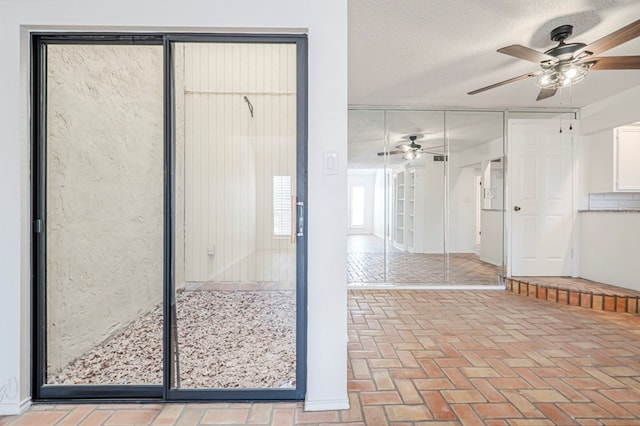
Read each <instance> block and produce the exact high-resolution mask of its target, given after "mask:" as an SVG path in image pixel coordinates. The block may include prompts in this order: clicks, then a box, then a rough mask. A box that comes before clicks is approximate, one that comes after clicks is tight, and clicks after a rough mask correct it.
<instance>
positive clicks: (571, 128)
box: [569, 84, 573, 130]
mask: <svg viewBox="0 0 640 426" xmlns="http://www.w3.org/2000/svg"><path fill="white" fill-rule="evenodd" d="M569 108H573V84H572V85H570V86H569ZM569 130H573V114H572V115H570V116H569Z"/></svg>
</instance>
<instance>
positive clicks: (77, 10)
mask: <svg viewBox="0 0 640 426" xmlns="http://www.w3.org/2000/svg"><path fill="white" fill-rule="evenodd" d="M248 11H250V13H249V12H248ZM33 28H37V29H42V30H45V29H46V30H56V29H82V30H100V31H108V30H118V31H122V30H139V31H160V30H165V31H167V30H175V31H209V32H215V31H244V32H247V31H258V32H267V31H272V32H273V31H275V32H278V31H279V32H287V33H290V32H306V33H308V34H309V151H308V162H309V167H308V181H309V182H308V192H309V198H308V200H307V201H308V202H307V207H308V211H309V216H308V222H309V230H308V258H309V262H308V306H307V311H308V325H307V333H308V362H307V367H308V372H307V381H308V384H307V396H306V408H307V409H335V408H344V407H346V406H347V405H348V399H347V375H346V363H347V356H346V345H347V327H346V325H347V313H346V256H345V255H344V253H345V252H346V234H347V223H346V215H345V214H344V212H345V211H346V196H347V194H346V187H347V185H346V158H347V149H346V148H347V136H346V135H347V7H346V1H345V0H331V1H327V0H322V1H321V0H313V1H305V2H298V1H295V0H279V1H270V2H265V1H260V0H244V1H236V2H229V1H226V0H192V1H183V2H179V3H178V2H172V1H168V0H165V1H150V0H144V1H142V0H141V1H137V2H131V1H124V0H117V1H111V2H85V1H78V0H58V1H51V0H33V1H29V2H23V1H12V0H9V1H2V2H0V49H2V52H3V66H2V67H0V89H1V90H2V94H3V95H2V97H0V129H2V133H1V136H0V150H1V152H2V156H0V200H1V202H2V208H1V209H0V271H2V275H1V276H0V289H2V290H1V291H2V297H1V298H0V341H2V342H3V350H2V351H0V387H3V386H5V385H6V384H9V385H10V386H12V389H11V392H7V393H6V394H5V395H3V398H1V399H0V414H8V413H15V412H17V411H19V409H20V407H21V405H23V403H24V402H28V399H29V397H30V394H31V390H30V385H29V383H30V375H29V371H30V368H31V359H30V355H31V353H30V347H29V341H30V324H29V317H30V309H31V308H30V290H29V289H30V269H29V268H30V254H29V253H30V226H31V223H30V208H31V206H30V201H29V200H30V180H29V173H30V172H29V167H30V166H29V162H30V159H29V114H28V106H29V90H28V88H29V86H28V83H29V82H28V75H29V37H28V30H29V29H33ZM323 152H335V153H336V154H337V158H338V170H339V171H338V174H337V175H324V174H323V172H322V153H323Z"/></svg>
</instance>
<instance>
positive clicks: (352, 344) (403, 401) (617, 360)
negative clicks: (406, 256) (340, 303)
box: [0, 290, 640, 426]
mask: <svg viewBox="0 0 640 426" xmlns="http://www.w3.org/2000/svg"><path fill="white" fill-rule="evenodd" d="M347 374H348V377H349V382H348V386H349V400H350V404H351V408H350V409H349V410H344V411H326V412H316V413H309V412H304V411H303V404H302V403H256V404H246V403H245V404H214V403H211V404H149V405H107V404H104V405H34V406H33V407H32V408H31V409H29V410H28V411H27V412H26V413H24V414H23V415H21V416H18V417H0V425H2V426H5V425H11V426H15V425H49V424H51V425H53V424H56V425H62V424H65V425H83V424H85V425H110V424H112V425H123V424H147V425H161V424H162V425H169V424H176V425H207V424H256V425H257V424H273V425H290V424H308V425H321V424H327V425H330V424H348V425H363V424H364V425H378V424H380V425H385V424H397V425H401V424H408V425H429V424H433V425H436V424H437V425H460V424H464V425H475V424H477V425H531V426H539V425H574V424H575V425H578V424H586V425H607V424H612V425H614V424H615V425H628V426H631V425H640V317H639V316H637V315H631V314H627V313H621V312H606V311H594V310H588V309H582V308H579V307H576V306H571V305H566V304H564V305H563V304H557V303H552V302H548V301H545V300H540V299H535V298H528V297H522V296H518V295H516V294H514V293H511V292H506V291H433V290H414V291H408V290H389V291H382V290H352V291H350V292H349V365H348V370H347Z"/></svg>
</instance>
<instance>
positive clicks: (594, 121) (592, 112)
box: [580, 86, 640, 135]
mask: <svg viewBox="0 0 640 426" xmlns="http://www.w3.org/2000/svg"><path fill="white" fill-rule="evenodd" d="M638 99H640V86H636V87H634V88H632V89H629V90H626V91H624V92H622V93H618V94H615V95H613V96H610V97H608V98H606V99H603V100H601V101H598V102H594V103H593V104H591V105H587V106H586V107H584V108H582V109H581V110H580V133H581V134H582V135H589V134H592V133H595V132H599V131H602V130H606V129H613V128H614V127H620V126H624V125H627V124H630V123H636V122H638V121H640V108H639V107H638Z"/></svg>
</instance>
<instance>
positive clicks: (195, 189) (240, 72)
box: [177, 43, 296, 283]
mask: <svg viewBox="0 0 640 426" xmlns="http://www.w3.org/2000/svg"><path fill="white" fill-rule="evenodd" d="M295 49H296V48H295V45H275V44H230V43H215V44H213V43H208V44H199V43H193V44H185V45H184V114H185V115H184V140H185V147H184V158H185V160H184V161H185V167H184V186H185V204H184V209H185V227H184V235H185V275H186V281H190V282H204V281H218V282H289V283H294V282H295V245H293V244H291V243H290V241H289V237H286V236H285V237H282V236H280V237H276V236H274V235H273V176H292V182H293V187H294V188H295V174H296V149H295V148H296V50H295ZM177 90H179V89H177ZM245 96H246V97H247V99H248V100H249V101H250V102H251V104H252V105H253V117H252V115H251V111H250V108H249V105H248V103H247V102H246V100H245ZM293 193H294V194H295V189H294V190H293Z"/></svg>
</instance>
